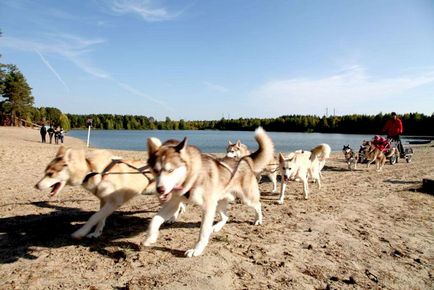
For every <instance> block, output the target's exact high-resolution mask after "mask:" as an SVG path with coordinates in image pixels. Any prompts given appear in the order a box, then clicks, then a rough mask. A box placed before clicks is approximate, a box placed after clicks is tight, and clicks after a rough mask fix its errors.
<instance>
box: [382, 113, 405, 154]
mask: <svg viewBox="0 0 434 290" xmlns="http://www.w3.org/2000/svg"><path fill="white" fill-rule="evenodd" d="M391 115H392V118H390V119H389V120H387V122H386V125H384V128H383V130H382V131H381V133H384V132H385V133H386V134H387V139H391V140H393V141H395V142H397V143H398V150H399V153H400V155H401V158H403V157H404V147H403V146H402V143H401V138H400V136H401V134H402V132H404V128H403V126H402V121H401V119H399V118H398V116H397V115H396V113H395V112H392V114H391Z"/></svg>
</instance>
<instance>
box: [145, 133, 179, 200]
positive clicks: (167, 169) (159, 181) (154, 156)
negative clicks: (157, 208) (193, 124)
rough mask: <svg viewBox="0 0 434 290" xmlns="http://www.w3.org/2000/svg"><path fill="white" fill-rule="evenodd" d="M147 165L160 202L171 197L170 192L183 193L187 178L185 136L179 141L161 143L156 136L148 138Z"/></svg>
mask: <svg viewBox="0 0 434 290" xmlns="http://www.w3.org/2000/svg"><path fill="white" fill-rule="evenodd" d="M148 153H149V158H148V165H149V167H150V168H151V171H152V174H153V175H154V177H155V182H156V187H157V194H158V198H159V200H160V202H161V203H164V202H167V201H169V200H170V199H171V198H172V193H173V192H176V193H178V194H184V192H183V190H184V188H183V184H184V181H185V180H186V178H187V161H186V160H187V159H188V158H187V138H184V140H182V141H181V142H179V141H176V140H168V141H166V142H164V143H163V144H161V141H160V140H159V139H157V138H149V139H148Z"/></svg>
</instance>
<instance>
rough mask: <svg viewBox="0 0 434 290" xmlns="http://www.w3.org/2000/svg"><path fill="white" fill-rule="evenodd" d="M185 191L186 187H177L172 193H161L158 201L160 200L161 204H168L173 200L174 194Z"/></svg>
mask: <svg viewBox="0 0 434 290" xmlns="http://www.w3.org/2000/svg"><path fill="white" fill-rule="evenodd" d="M183 189H184V187H183V186H182V185H176V186H175V187H173V188H172V190H171V191H169V192H163V193H160V195H159V196H158V199H159V200H160V202H161V203H163V202H166V201H168V200H170V199H171V198H172V192H174V191H182V190H183Z"/></svg>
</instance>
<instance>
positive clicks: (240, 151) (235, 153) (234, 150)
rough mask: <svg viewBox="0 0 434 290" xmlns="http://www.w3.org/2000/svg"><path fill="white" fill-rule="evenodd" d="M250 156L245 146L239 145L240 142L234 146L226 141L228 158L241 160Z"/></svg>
mask: <svg viewBox="0 0 434 290" xmlns="http://www.w3.org/2000/svg"><path fill="white" fill-rule="evenodd" d="M247 155H250V151H249V149H247V146H246V145H244V144H243V143H241V141H240V140H237V142H236V143H235V144H234V143H232V142H231V141H230V140H228V147H226V156H227V157H230V158H241V157H244V156H247Z"/></svg>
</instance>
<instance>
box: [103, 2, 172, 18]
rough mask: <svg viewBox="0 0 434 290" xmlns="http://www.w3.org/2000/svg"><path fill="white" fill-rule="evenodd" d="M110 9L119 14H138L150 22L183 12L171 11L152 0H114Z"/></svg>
mask: <svg viewBox="0 0 434 290" xmlns="http://www.w3.org/2000/svg"><path fill="white" fill-rule="evenodd" d="M110 9H111V10H112V11H113V12H115V13H117V14H122V15H123V14H130V13H131V14H136V15H139V16H140V17H141V18H142V19H143V20H145V21H148V22H157V21H167V20H171V19H173V18H175V17H177V16H179V15H180V14H181V12H176V13H175V12H174V13H172V12H169V11H168V10H167V9H166V8H164V7H156V5H155V4H154V3H153V1H151V0H114V1H112V2H111V3H110Z"/></svg>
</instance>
